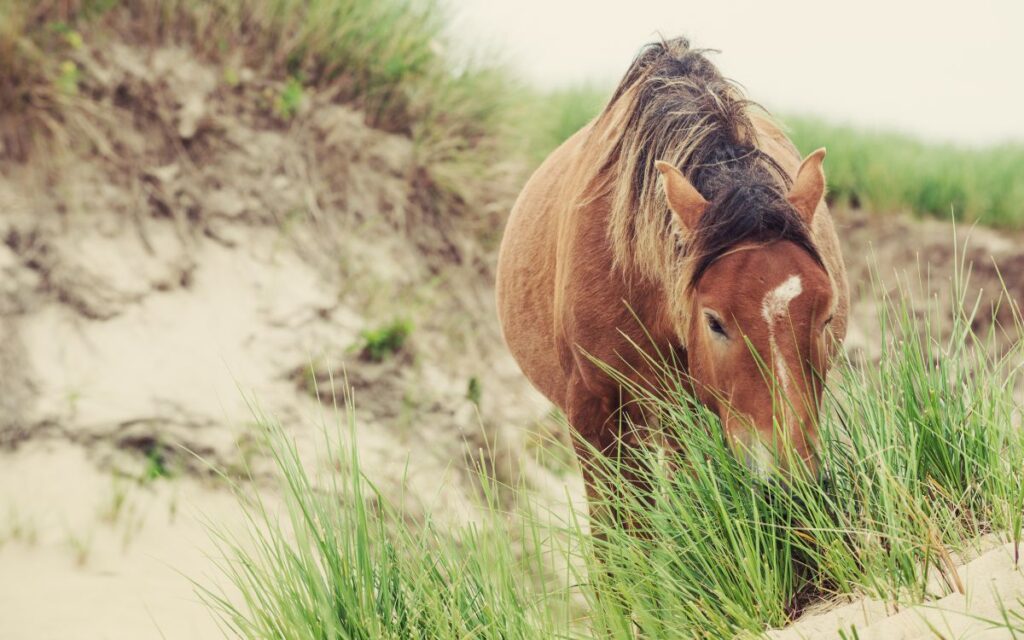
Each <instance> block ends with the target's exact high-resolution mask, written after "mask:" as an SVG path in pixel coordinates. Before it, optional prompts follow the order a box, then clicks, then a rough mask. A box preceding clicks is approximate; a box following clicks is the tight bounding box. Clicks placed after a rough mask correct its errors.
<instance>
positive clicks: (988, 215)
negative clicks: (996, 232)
mask: <svg viewBox="0 0 1024 640" xmlns="http://www.w3.org/2000/svg"><path fill="white" fill-rule="evenodd" d="M609 97H610V91H609V90H605V89H601V88H598V87H595V86H593V85H580V86H577V87H570V88H566V89H563V90H560V91H555V92H551V93H549V94H547V95H542V96H539V97H538V98H537V100H538V102H539V104H540V105H543V109H544V110H542V111H539V113H540V114H542V115H541V117H539V118H538V122H539V125H538V126H536V127H535V128H534V129H533V133H532V134H531V135H532V147H531V155H532V156H533V157H534V158H537V159H543V158H544V157H545V156H546V155H547V154H548V153H550V152H551V151H552V150H554V148H555V147H557V146H558V145H559V144H561V143H562V142H563V141H564V140H565V139H567V138H568V137H569V136H571V135H572V134H573V133H575V132H576V131H577V130H579V128H580V127H582V126H583V125H585V124H586V123H587V122H588V121H590V119H591V118H593V117H594V116H595V115H597V113H599V112H600V110H601V108H602V107H603V106H604V103H605V101H606V100H607V99H608V98H609ZM780 119H781V120H782V121H783V123H784V125H785V126H786V129H787V133H788V134H789V135H790V137H791V138H792V140H793V142H794V144H796V146H797V148H798V149H800V151H801V152H803V153H805V154H806V153H810V152H811V151H813V150H814V149H817V148H818V147H823V146H824V147H827V148H828V159H827V160H826V161H825V169H826V173H827V175H828V189H829V198H830V199H831V200H832V201H833V202H835V203H837V204H840V205H844V206H854V207H860V208H864V209H867V210H869V211H873V212H878V213H892V212H900V211H906V212H910V213H915V214H918V215H927V216H935V217H938V218H941V219H944V220H949V219H951V218H954V219H956V220H964V221H969V222H974V221H978V222H980V223H981V224H984V225H989V226H995V227H1006V228H1021V227H1024V145H1021V144H1014V143H1007V144H1003V145H997V146H990V147H982V148H966V147H961V146H956V145H952V144H937V143H931V142H925V141H922V140H919V139H917V138H914V137H913V136H909V135H902V134H897V133H890V132H884V131H871V130H868V129H865V128H858V127H850V126H837V125H834V124H830V123H828V122H827V121H825V120H822V119H820V118H813V117H805V116H786V115H783V116H781V118H780ZM538 161H539V160H538Z"/></svg>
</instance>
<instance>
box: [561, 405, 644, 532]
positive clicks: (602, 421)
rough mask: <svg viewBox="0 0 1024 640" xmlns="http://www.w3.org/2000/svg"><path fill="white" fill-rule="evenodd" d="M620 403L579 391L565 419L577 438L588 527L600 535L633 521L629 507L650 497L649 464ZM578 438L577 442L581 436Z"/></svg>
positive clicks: (632, 425)
mask: <svg viewBox="0 0 1024 640" xmlns="http://www.w3.org/2000/svg"><path fill="white" fill-rule="evenodd" d="M620 413H621V412H620V410H619V403H618V402H617V399H616V400H611V399H609V398H608V397H600V396H597V397H595V396H591V395H582V394H581V395H580V396H576V397H571V398H570V399H569V407H568V418H569V423H570V424H571V425H572V427H573V429H574V430H575V431H576V432H577V434H578V435H579V436H581V438H580V439H577V441H576V443H575V448H576V457H577V458H578V459H579V462H580V470H581V471H582V473H583V480H584V484H585V486H586V489H587V501H588V503H589V506H590V516H591V521H592V529H593V530H594V532H595V533H596V534H598V535H599V537H604V536H603V534H602V533H601V530H602V529H604V528H606V527H609V526H620V527H623V526H630V527H632V526H634V525H635V524H636V522H635V520H636V519H635V518H630V517H628V516H629V512H630V511H634V510H636V509H637V508H638V507H639V506H641V505H642V503H643V502H646V501H648V500H650V495H649V494H650V486H649V483H648V481H647V474H648V473H649V470H648V466H649V465H648V463H647V461H646V460H645V459H644V456H645V455H647V452H646V451H644V449H643V446H644V445H643V438H641V437H640V435H639V434H638V433H637V432H636V429H637V428H642V426H639V427H638V426H634V424H633V421H634V420H635V419H636V417H635V416H633V415H632V413H633V412H632V411H630V412H629V413H630V414H631V415H630V417H631V420H630V421H628V422H627V421H625V420H621V419H620V418H621V415H620ZM580 440H582V441H580Z"/></svg>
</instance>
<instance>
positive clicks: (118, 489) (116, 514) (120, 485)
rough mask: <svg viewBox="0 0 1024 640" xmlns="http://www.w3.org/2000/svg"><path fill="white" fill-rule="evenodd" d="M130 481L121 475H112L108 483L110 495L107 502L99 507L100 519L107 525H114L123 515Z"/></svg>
mask: <svg viewBox="0 0 1024 640" xmlns="http://www.w3.org/2000/svg"><path fill="white" fill-rule="evenodd" d="M130 482H133V481H130V480H129V479H128V478H125V477H123V476H121V475H118V474H114V476H113V477H112V478H111V481H110V494H109V496H108V497H107V500H106V501H105V502H104V503H103V504H102V505H101V506H100V509H99V516H100V519H101V520H103V521H104V522H106V523H108V524H114V523H116V522H117V521H118V520H119V519H120V518H121V515H122V514H123V513H124V510H125V507H126V506H127V504H128V491H129V489H130Z"/></svg>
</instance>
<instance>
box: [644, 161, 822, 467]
mask: <svg viewBox="0 0 1024 640" xmlns="http://www.w3.org/2000/svg"><path fill="white" fill-rule="evenodd" d="M824 155H825V153H824V150H823V149H822V150H819V151H816V152H815V153H813V154H811V155H810V156H808V158H807V159H806V160H805V161H804V162H803V164H802V165H801V167H800V170H799V172H798V174H797V178H796V180H795V181H794V183H793V186H792V188H791V189H790V192H789V193H788V194H786V195H785V196H783V195H782V194H781V193H779V192H778V191H774V190H773V189H772V188H769V187H767V186H764V185H762V186H761V187H758V186H757V185H740V186H738V187H737V189H738V190H739V191H742V193H737V189H733V190H731V191H728V192H727V193H726V196H725V197H724V198H717V197H716V198H715V199H714V200H713V201H712V202H710V203H709V202H707V201H705V199H704V198H703V197H702V196H701V194H700V193H699V192H698V191H697V190H696V189H695V188H694V187H693V186H692V185H691V184H690V183H689V181H687V180H686V178H685V177H684V176H683V175H682V173H680V172H679V171H678V170H677V169H676V168H675V167H673V166H671V165H668V164H666V163H658V169H659V170H660V171H661V172H662V174H663V175H664V179H665V190H666V195H667V197H668V202H669V206H670V207H671V208H672V210H673V211H674V212H675V213H676V215H677V216H679V218H680V221H681V222H682V224H683V225H684V226H685V227H686V228H687V230H688V231H689V232H690V233H691V234H692V237H693V238H694V242H695V245H694V246H693V255H692V256H691V257H692V259H693V260H694V261H695V263H694V265H693V269H692V270H691V272H690V274H689V276H688V278H689V281H688V282H687V284H686V287H687V290H686V294H685V295H686V297H687V298H688V301H687V308H688V312H687V321H686V322H685V323H682V325H681V326H682V327H683V328H682V329H681V331H683V332H684V333H685V335H683V336H681V338H682V339H683V340H684V341H685V345H686V353H687V367H688V370H689V374H690V376H691V379H692V382H693V387H694V391H695V393H696V394H697V397H698V398H699V399H700V400H701V402H703V403H705V404H706V405H707V406H709V407H710V408H712V409H713V410H714V411H715V412H716V413H718V415H719V416H720V417H721V419H722V423H723V425H724V427H725V431H726V434H727V436H728V437H729V440H730V441H731V442H732V443H733V444H734V445H735V446H736V448H737V450H738V452H740V453H741V455H742V456H743V457H744V459H745V461H746V462H747V463H748V465H750V466H751V467H753V468H754V469H755V470H756V471H757V472H758V473H764V472H766V471H767V470H768V468H769V467H771V466H773V465H776V466H778V467H779V468H780V469H782V470H783V471H790V472H791V471H792V470H793V466H794V465H793V463H794V462H795V459H794V458H793V457H792V456H791V455H790V454H791V453H793V454H796V456H797V457H798V458H799V459H800V460H802V461H803V463H805V464H806V465H807V467H808V469H810V470H811V471H812V472H813V471H816V466H817V463H816V460H815V457H814V449H815V442H816V432H817V418H818V407H819V405H820V403H821V396H822V382H823V377H824V375H825V372H826V370H827V368H828V360H829V351H830V347H831V345H832V341H831V340H830V335H829V333H830V332H829V325H830V322H831V320H832V313H833V310H834V305H835V295H834V292H833V287H832V283H831V280H830V279H829V275H828V273H827V271H826V270H825V267H824V266H823V264H822V261H821V259H820V257H819V256H818V254H817V251H816V250H815V248H814V246H813V244H812V242H811V239H810V235H809V233H810V232H809V229H810V223H811V220H812V218H813V216H814V210H815V209H816V207H817V206H818V203H819V201H820V200H821V198H822V195H823V192H824V188H825V181H824V174H823V172H822V169H821V161H822V159H823V158H824ZM762 187H763V188H762ZM759 189H761V191H759ZM730 194H731V195H730ZM751 208H754V209H757V210H756V211H751V210H750V209H751ZM744 209H746V210H744ZM752 225H753V226H752ZM730 227H732V228H730Z"/></svg>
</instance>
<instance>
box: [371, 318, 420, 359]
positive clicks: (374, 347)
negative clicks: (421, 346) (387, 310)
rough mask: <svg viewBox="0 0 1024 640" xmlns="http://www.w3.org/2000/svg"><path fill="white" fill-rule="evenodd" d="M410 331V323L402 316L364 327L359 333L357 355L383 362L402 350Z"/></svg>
mask: <svg viewBox="0 0 1024 640" xmlns="http://www.w3.org/2000/svg"><path fill="white" fill-rule="evenodd" d="M411 333H412V323H411V322H410V321H408V320H406V319H404V318H398V319H395V320H392V321H391V322H389V323H387V324H384V325H381V326H380V327H377V328H376V329H366V330H365V331H363V332H362V333H360V334H359V337H360V340H361V344H360V345H359V347H358V348H359V357H360V358H362V359H363V360H366V361H368V362H383V361H384V360H386V359H388V358H389V357H391V356H393V355H395V354H397V353H399V352H401V351H402V349H403V348H404V347H405V344H406V341H407V340H408V339H409V335H410V334H411Z"/></svg>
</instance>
